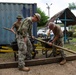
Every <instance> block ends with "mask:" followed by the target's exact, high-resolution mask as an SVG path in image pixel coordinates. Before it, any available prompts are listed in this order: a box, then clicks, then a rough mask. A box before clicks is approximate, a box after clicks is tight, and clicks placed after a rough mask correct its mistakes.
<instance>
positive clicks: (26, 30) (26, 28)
mask: <svg viewBox="0 0 76 75" xmlns="http://www.w3.org/2000/svg"><path fill="white" fill-rule="evenodd" d="M32 23H33V22H32V17H27V18H26V19H24V21H23V22H22V24H21V26H20V27H19V29H18V32H19V33H20V34H21V35H22V36H23V37H27V36H32Z"/></svg>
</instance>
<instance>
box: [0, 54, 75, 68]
mask: <svg viewBox="0 0 76 75" xmlns="http://www.w3.org/2000/svg"><path fill="white" fill-rule="evenodd" d="M60 60H61V57H50V58H41V59H32V60H26V61H25V63H26V66H36V65H44V64H51V63H57V62H59V61H60ZM66 60H67V61H72V60H76V55H70V56H67V57H66ZM17 66H18V62H17V61H14V62H5V63H0V69H4V68H17Z"/></svg>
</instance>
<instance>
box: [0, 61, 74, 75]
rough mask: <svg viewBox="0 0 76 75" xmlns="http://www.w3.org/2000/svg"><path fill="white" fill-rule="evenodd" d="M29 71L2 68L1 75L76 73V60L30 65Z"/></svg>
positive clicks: (63, 74) (64, 74)
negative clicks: (64, 62)
mask: <svg viewBox="0 0 76 75" xmlns="http://www.w3.org/2000/svg"><path fill="white" fill-rule="evenodd" d="M30 69H31V70H30V71H29V72H24V71H19V70H18V68H9V69H0V75H76V60H75V61H67V63H66V64H64V65H59V63H53V64H47V65H39V66H30Z"/></svg>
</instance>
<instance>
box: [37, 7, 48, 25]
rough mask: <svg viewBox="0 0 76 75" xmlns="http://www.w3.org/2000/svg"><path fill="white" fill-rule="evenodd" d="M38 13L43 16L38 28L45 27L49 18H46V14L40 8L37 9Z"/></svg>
mask: <svg viewBox="0 0 76 75" xmlns="http://www.w3.org/2000/svg"><path fill="white" fill-rule="evenodd" d="M37 13H39V14H40V15H41V20H40V22H39V23H38V26H45V24H46V23H47V21H48V18H49V17H48V16H46V15H45V13H44V12H43V11H41V9H40V8H37Z"/></svg>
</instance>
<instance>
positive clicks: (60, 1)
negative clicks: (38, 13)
mask: <svg viewBox="0 0 76 75" xmlns="http://www.w3.org/2000/svg"><path fill="white" fill-rule="evenodd" d="M0 2H11V3H37V7H38V8H40V9H41V10H42V11H43V12H44V13H45V14H46V15H47V16H48V15H49V17H52V16H53V15H55V14H56V13H58V12H59V11H61V10H63V9H65V8H67V7H68V6H69V3H72V2H74V3H76V0H0ZM46 3H47V4H48V5H46ZM51 3H52V5H51ZM47 6H49V7H50V11H49V13H50V14H48V9H47ZM72 12H73V13H74V15H75V16H76V10H72Z"/></svg>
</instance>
